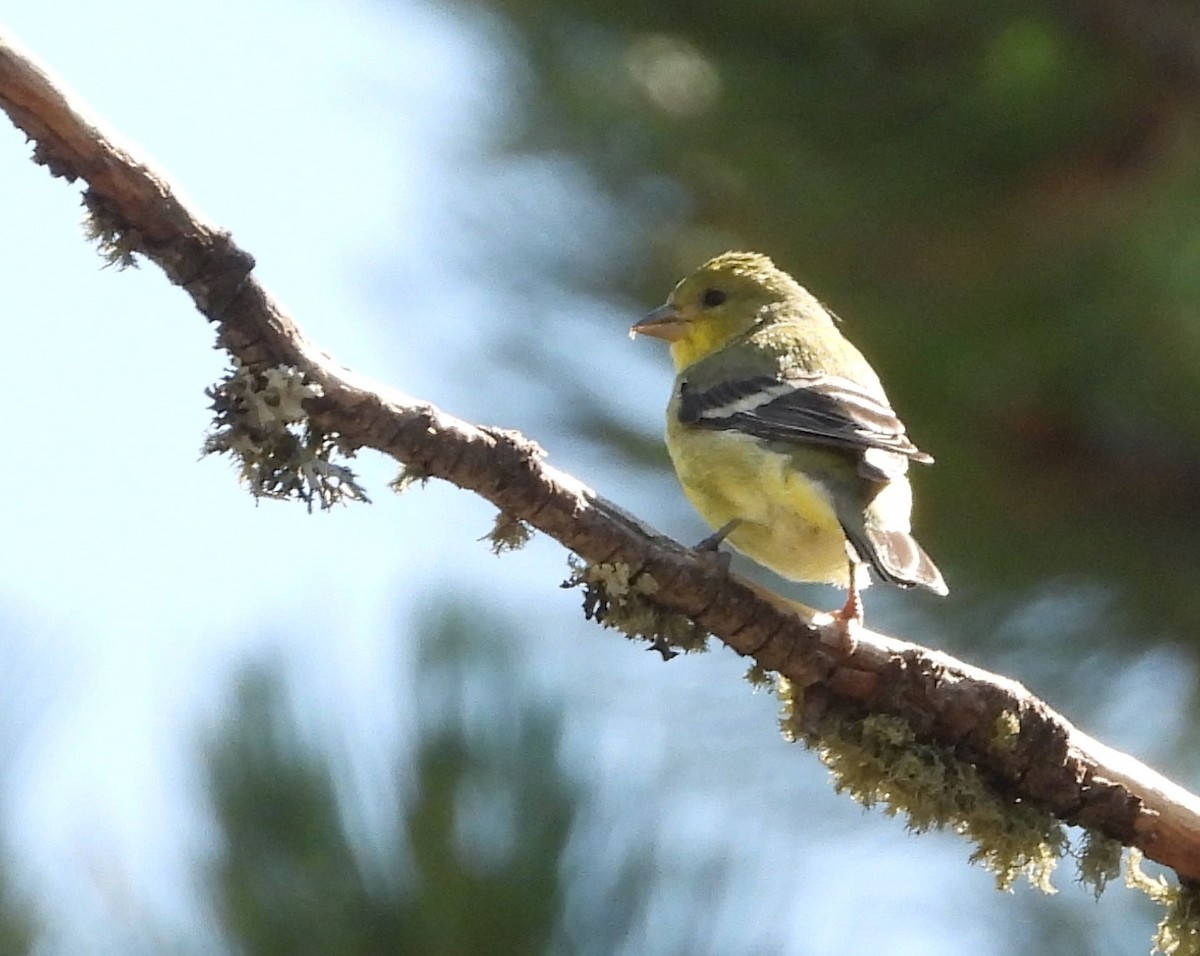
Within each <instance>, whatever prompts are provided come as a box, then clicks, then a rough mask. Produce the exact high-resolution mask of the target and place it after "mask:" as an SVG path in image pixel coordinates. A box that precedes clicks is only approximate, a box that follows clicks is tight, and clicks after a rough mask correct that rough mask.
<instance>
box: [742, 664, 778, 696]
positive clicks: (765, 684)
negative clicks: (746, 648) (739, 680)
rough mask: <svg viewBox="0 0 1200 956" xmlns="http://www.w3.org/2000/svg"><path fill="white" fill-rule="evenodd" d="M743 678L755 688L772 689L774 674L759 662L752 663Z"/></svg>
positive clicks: (773, 686)
mask: <svg viewBox="0 0 1200 956" xmlns="http://www.w3.org/2000/svg"><path fill="white" fill-rule="evenodd" d="M744 678H745V680H746V681H748V682H749V684H750V686H751V687H753V688H754V689H755V690H774V689H775V681H776V675H775V672H774V671H769V670H767V669H766V668H765V667H763V666H762V665H761V664H753V665H751V666H750V668H749V669H748V670H747V671H746V673H745V675H744Z"/></svg>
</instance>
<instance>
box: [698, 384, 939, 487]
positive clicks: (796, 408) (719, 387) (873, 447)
mask: <svg viewBox="0 0 1200 956" xmlns="http://www.w3.org/2000/svg"><path fill="white" fill-rule="evenodd" d="M679 420H680V421H681V422H682V423H683V424H685V425H693V426H695V427H699V428H714V429H728V430H734V431H739V432H742V433H744V434H747V435H753V436H754V437H755V438H760V439H762V440H764V441H773V442H792V443H799V444H817V445H828V446H831V447H834V448H844V449H846V450H848V451H857V452H859V453H861V455H862V458H861V459H860V466H859V471H860V473H862V475H863V476H864V477H866V478H871V479H873V480H877V481H886V480H888V479H890V478H893V477H896V476H897V475H898V474H903V473H904V470H905V469H906V467H907V462H908V460H909V459H911V460H912V461H918V462H921V463H922V464H929V463H930V462H932V461H933V459H932V458H931V457H930V456H929V455H927V454H925V453H924V452H923V451H920V450H919V449H918V448H917V446H916V445H914V444H913V443H912V442H911V441H909V439H908V436H907V435H906V434H905V432H904V424H903V423H902V422H901V421H900V419H899V418H897V417H896V413H895V412H893V411H892V409H891V406H889V405H888V403H887V400H886V399H884V398H883V397H882V396H881V395H878V394H872V393H871V392H870V391H868V390H867V389H864V388H863V387H862V386H860V385H857V384H856V383H854V382H852V381H850V380H849V379H845V378H840V377H838V376H833V375H825V374H822V373H815V372H799V373H797V372H794V373H792V374H790V375H788V376H786V377H779V376H775V375H750V376H746V377H744V378H735V379H729V380H725V381H721V382H717V383H714V384H712V385H709V386H708V387H706V388H699V387H696V386H693V385H690V384H689V383H688V382H687V381H683V382H682V383H681V384H680V393H679Z"/></svg>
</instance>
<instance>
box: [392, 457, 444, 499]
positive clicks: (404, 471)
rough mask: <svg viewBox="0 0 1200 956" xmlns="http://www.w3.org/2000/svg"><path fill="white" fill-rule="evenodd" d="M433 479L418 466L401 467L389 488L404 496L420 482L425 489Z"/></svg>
mask: <svg viewBox="0 0 1200 956" xmlns="http://www.w3.org/2000/svg"><path fill="white" fill-rule="evenodd" d="M431 477H433V476H432V475H430V474H429V473H428V472H426V471H424V470H422V469H421V468H419V467H417V466H416V465H412V464H408V465H401V466H400V471H399V472H398V473H397V474H396V477H395V478H393V479H392V480H391V481H389V482H388V487H389V488H391V489H392V491H394V492H395V493H396V494H398V495H402V494H404V492H406V491H408V489H409V488H411V487H412V486H413V485H415V484H416V483H417V482H418V481H419V482H420V483H421V487H422V488H424V487H425V485H426V484H428V483H429V479H430V478H431Z"/></svg>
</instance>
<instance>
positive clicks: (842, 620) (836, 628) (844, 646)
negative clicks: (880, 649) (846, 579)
mask: <svg viewBox="0 0 1200 956" xmlns="http://www.w3.org/2000/svg"><path fill="white" fill-rule="evenodd" d="M857 571H858V562H856V561H855V560H854V559H853V558H851V559H850V588H849V591H848V592H847V594H846V603H845V604H843V605H842V607H841V609H840V610H837V611H834V612H833V613H832V614H831V615H830V617H832V618H833V623H832V626H831V631H830V635H829V637H830V640H828V641H827V642H826V643H829V644H833V645H834V646H836V647H837V648H838V649H839V650H841V651H842V652H843V653H845V654H849V653H851V652H852V651H853V650H854V645H855V644H856V643H857V640H856V638H855V636H854V635H855V631H857V630H858V629H859V628H861V627H862V626H863V603H862V594H861V593H860V592H859V590H858V574H857Z"/></svg>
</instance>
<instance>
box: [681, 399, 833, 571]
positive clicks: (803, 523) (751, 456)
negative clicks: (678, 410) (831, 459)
mask: <svg viewBox="0 0 1200 956" xmlns="http://www.w3.org/2000/svg"><path fill="white" fill-rule="evenodd" d="M667 449H668V451H669V452H670V453H671V459H672V461H673V462H674V464H675V472H676V474H677V475H678V476H679V481H680V484H682V485H683V490H684V492H685V493H686V494H687V496H688V498H689V500H690V501H691V502H692V504H693V505H694V506H695V508H696V510H697V511H699V512H700V514H701V515H702V516H703V518H704V520H705V521H707V522H708V523H709V524H710V525H712V527H714V528H720V527H723V526H724V525H726V524H728V523H729V522H730V521H732V520H734V519H737V520H738V521H739V522H740V524H738V526H737V527H736V528H735V529H734V530H733V531H732V532H731V533H730V534H729V536H728V537H727V538H726V540H727V541H728V542H729V543H730V544H731V545H733V546H734V547H735V548H737V550H739V551H741V552H742V553H743V554H745V555H746V556H747V557H749V558H751V559H753V560H754V561H757V562H758V563H759V564H761V565H764V566H765V567H768V568H770V569H771V570H772V571H774V572H775V573H776V574H779V575H782V576H783V577H785V578H790V579H791V580H793V581H816V582H821V583H825V584H837V585H841V586H843V587H845V586H846V585H848V584H849V570H848V564H847V557H846V547H845V535H844V534H843V533H842V529H841V525H839V524H838V521H837V517H836V516H835V514H834V511H833V508H832V506H831V505H830V502H829V496H828V494H827V493H826V491H825V489H824V488H823V487H822V486H821V485H820V484H819V483H818V482H816V481H813V480H812V479H811V478H809V477H807V476H806V475H804V474H803V473H802V472H800V471H797V470H796V468H795V466H794V464H793V461H792V459H791V458H790V456H788V455H784V454H779V453H777V452H774V451H771V450H770V448H769V447H768V446H767V445H765V444H764V443H763V442H761V441H759V440H758V439H756V438H752V437H751V436H749V435H744V434H740V433H738V432H734V431H718V430H713V429H702V428H694V427H689V426H686V425H681V424H680V423H679V421H678V419H677V418H676V416H675V414H674V408H673V407H672V409H671V410H669V411H668V413H667Z"/></svg>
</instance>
